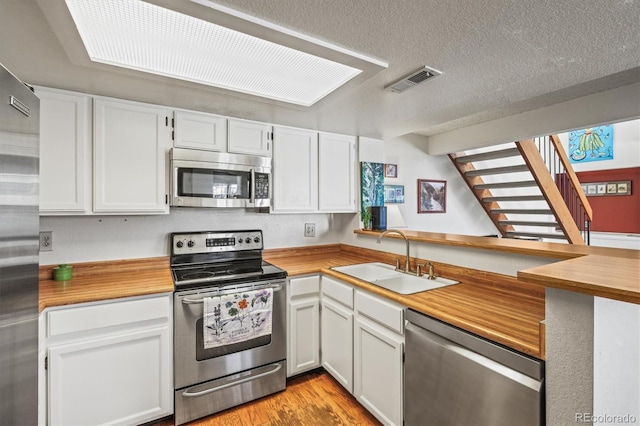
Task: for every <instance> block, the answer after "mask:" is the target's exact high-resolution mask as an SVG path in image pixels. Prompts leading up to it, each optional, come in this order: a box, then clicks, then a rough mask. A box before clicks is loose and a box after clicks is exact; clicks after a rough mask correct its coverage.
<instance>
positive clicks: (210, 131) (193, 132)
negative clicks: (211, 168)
mask: <svg viewBox="0 0 640 426" xmlns="http://www.w3.org/2000/svg"><path fill="white" fill-rule="evenodd" d="M174 119H175V123H174V136H173V139H174V141H173V146H175V147H176V148H191V149H203V150H207V151H226V150H227V118H226V117H222V116H219V115H214V114H207V113H203V112H195V111H175V112H174Z"/></svg>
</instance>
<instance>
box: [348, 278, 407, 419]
mask: <svg viewBox="0 0 640 426" xmlns="http://www.w3.org/2000/svg"><path fill="white" fill-rule="evenodd" d="M362 300H364V306H363V303H362V302H361V301H362ZM403 311H404V309H403V307H402V306H399V305H395V306H394V304H393V303H391V302H388V301H387V300H384V299H382V298H379V297H377V296H374V295H372V294H368V293H364V292H361V291H360V290H357V291H356V312H357V313H356V321H355V326H354V336H353V338H354V344H353V347H354V353H353V365H354V367H353V369H354V374H353V377H354V380H353V383H354V385H353V394H354V396H355V397H356V399H357V400H358V402H360V403H361V404H362V405H363V406H364V407H365V408H366V409H367V410H369V411H370V412H371V413H372V414H373V415H374V416H376V417H377V418H378V420H380V421H381V422H382V423H383V424H386V425H402V421H403V388H404V385H403V353H404V337H403V335H402V334H400V333H398V331H397V329H396V327H395V326H396V324H398V323H400V324H402V321H403V319H402V318H403ZM389 317H392V318H393V321H392V325H391V326H390V324H389V323H388V322H386V320H387V319H388V318H389ZM396 319H399V320H400V321H397V320H396ZM401 330H402V329H401Z"/></svg>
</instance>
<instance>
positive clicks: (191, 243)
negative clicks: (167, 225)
mask: <svg viewBox="0 0 640 426" xmlns="http://www.w3.org/2000/svg"><path fill="white" fill-rule="evenodd" d="M195 245H196V243H194V242H193V240H189V242H188V243H187V246H189V247H193V246H195Z"/></svg>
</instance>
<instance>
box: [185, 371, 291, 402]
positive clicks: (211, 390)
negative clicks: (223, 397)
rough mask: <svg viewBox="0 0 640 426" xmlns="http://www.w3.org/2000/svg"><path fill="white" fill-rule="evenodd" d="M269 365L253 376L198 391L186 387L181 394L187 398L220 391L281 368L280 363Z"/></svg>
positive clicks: (267, 374)
mask: <svg viewBox="0 0 640 426" xmlns="http://www.w3.org/2000/svg"><path fill="white" fill-rule="evenodd" d="M271 365H272V366H273V367H274V368H273V369H271V370H269V371H265V372H264V373H260V374H256V375H254V376H249V377H245V378H244V379H240V380H234V381H232V382H229V383H225V384H224V385H221V386H215V387H213V388H210V389H205V390H203V391H200V392H189V389H187V390H185V391H184V392H182V396H184V397H187V398H195V397H198V396H202V395H206V394H209V393H212V392H217V391H220V390H223V389H227V388H230V387H231V386H237V385H241V384H242V383H246V382H250V381H252V380H256V379H259V378H261V377H265V376H269V375H271V374H274V373H277V372H278V371H280V369H281V368H282V364H279V363H278V364H271ZM191 389H193V388H191Z"/></svg>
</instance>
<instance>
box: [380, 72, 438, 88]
mask: <svg viewBox="0 0 640 426" xmlns="http://www.w3.org/2000/svg"><path fill="white" fill-rule="evenodd" d="M440 74H442V73H441V72H440V71H438V70H435V69H433V68H429V67H423V68H420V69H419V70H417V71H414V72H412V73H411V74H409V75H407V76H405V77H403V78H401V79H400V80H398V81H396V82H395V83H391V84H388V85H386V86H384V89H385V90H388V91H390V92H393V93H402V92H404V91H406V90H409V89H411V88H412V87H414V86H416V85H418V84H420V83H423V82H425V81H427V80H428V79H430V78H432V77H437V76H439V75H440Z"/></svg>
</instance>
